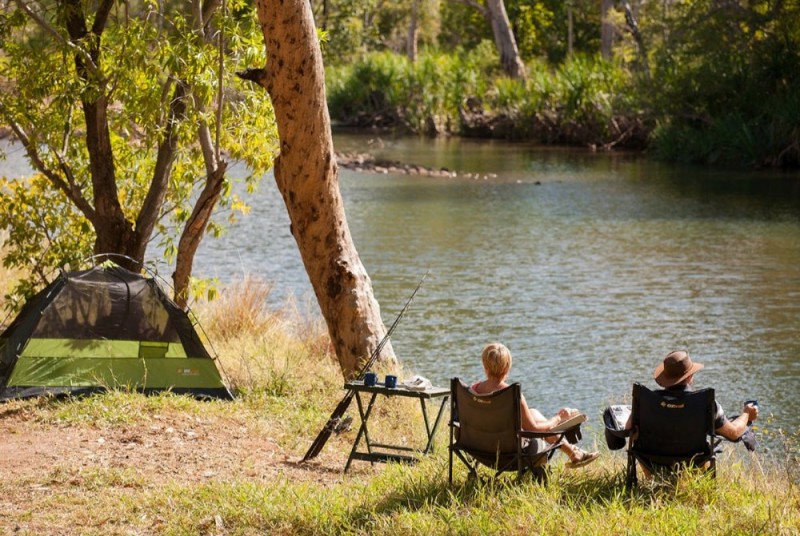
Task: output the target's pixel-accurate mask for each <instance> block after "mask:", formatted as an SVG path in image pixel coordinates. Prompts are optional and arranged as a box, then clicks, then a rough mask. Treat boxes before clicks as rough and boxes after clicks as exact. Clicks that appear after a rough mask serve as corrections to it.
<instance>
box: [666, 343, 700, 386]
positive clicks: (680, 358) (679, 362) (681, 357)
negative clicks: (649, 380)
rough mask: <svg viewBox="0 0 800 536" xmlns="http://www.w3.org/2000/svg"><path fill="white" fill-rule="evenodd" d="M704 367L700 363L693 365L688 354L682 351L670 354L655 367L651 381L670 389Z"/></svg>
mask: <svg viewBox="0 0 800 536" xmlns="http://www.w3.org/2000/svg"><path fill="white" fill-rule="evenodd" d="M704 366H705V365H703V364H702V363H693V362H692V358H691V357H689V353H688V352H685V351H683V350H678V351H675V352H670V353H669V354H667V357H665V358H664V362H663V363H661V364H660V365H659V366H657V367H656V371H655V372H654V373H653V379H654V380H655V381H656V383H657V384H658V385H660V386H661V387H672V386H673V385H677V384H679V383H681V382H683V381H684V380H686V379H687V378H688V377H689V376H691V375H692V374H695V373H696V372H698V371H699V370H700V369H702V368H703V367H704Z"/></svg>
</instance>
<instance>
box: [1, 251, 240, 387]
mask: <svg viewBox="0 0 800 536" xmlns="http://www.w3.org/2000/svg"><path fill="white" fill-rule="evenodd" d="M107 388H130V389H136V390H138V391H142V392H155V391H162V390H165V389H169V390H171V391H173V392H176V393H187V394H191V395H195V396H197V397H213V398H223V399H230V398H232V397H231V393H230V391H228V389H227V387H226V386H225V384H224V383H223V382H222V378H221V377H220V373H219V370H218V369H217V365H216V362H215V359H213V358H212V357H211V355H210V354H209V353H208V351H207V350H206V348H205V347H204V346H203V343H202V342H201V341H200V338H199V336H198V334H197V332H196V331H195V328H194V325H193V323H192V321H191V320H190V318H189V316H188V315H187V313H186V312H184V311H183V310H181V309H180V308H179V307H178V306H177V305H176V304H175V303H174V302H173V301H172V300H170V299H169V298H168V297H167V295H166V294H165V293H164V292H163V291H162V290H161V288H160V287H159V286H158V284H157V283H156V281H155V280H154V279H152V278H149V277H145V276H143V275H140V274H136V273H133V272H131V271H129V270H126V269H124V268H121V267H119V266H117V265H115V264H113V263H110V262H106V263H104V264H103V265H100V266H96V267H94V268H92V269H89V270H82V271H75V272H64V273H62V274H61V275H59V277H58V278H57V279H56V280H55V281H53V282H52V283H50V284H49V285H48V286H47V287H46V288H45V289H44V290H42V291H41V292H39V293H38V294H37V295H36V296H34V297H33V298H31V299H30V300H29V301H28V302H27V303H26V304H25V306H24V307H23V308H22V311H20V313H19V315H18V316H17V317H16V318H15V319H14V321H13V322H12V323H11V324H10V325H9V326H8V328H7V329H6V330H5V331H4V332H3V333H2V335H0V400H8V399H12V398H24V397H29V396H38V395H45V394H52V395H59V394H83V393H89V392H93V391H99V390H104V389H107Z"/></svg>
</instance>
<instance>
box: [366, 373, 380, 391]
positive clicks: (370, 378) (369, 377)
mask: <svg viewBox="0 0 800 536" xmlns="http://www.w3.org/2000/svg"><path fill="white" fill-rule="evenodd" d="M376 383H378V375H377V374H375V373H374V372H367V373H366V374H364V385H366V386H367V387H372V386H373V385H375V384H376Z"/></svg>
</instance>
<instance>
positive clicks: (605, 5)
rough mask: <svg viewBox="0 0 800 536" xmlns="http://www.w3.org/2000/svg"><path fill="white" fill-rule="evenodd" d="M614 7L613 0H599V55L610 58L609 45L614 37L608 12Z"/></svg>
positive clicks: (606, 58)
mask: <svg viewBox="0 0 800 536" xmlns="http://www.w3.org/2000/svg"><path fill="white" fill-rule="evenodd" d="M613 7H614V0H600V20H601V22H600V56H601V57H602V58H603V59H604V60H610V59H611V58H612V56H613V53H612V50H611V45H612V40H613V38H614V25H613V24H611V19H610V18H609V12H610V11H611V8H613Z"/></svg>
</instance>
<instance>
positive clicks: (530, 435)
mask: <svg viewBox="0 0 800 536" xmlns="http://www.w3.org/2000/svg"><path fill="white" fill-rule="evenodd" d="M562 434H563V432H531V431H529V430H520V431H519V432H517V435H519V437H524V438H527V439H537V438H541V439H544V438H546V437H553V436H554V435H555V436H557V435H562Z"/></svg>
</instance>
